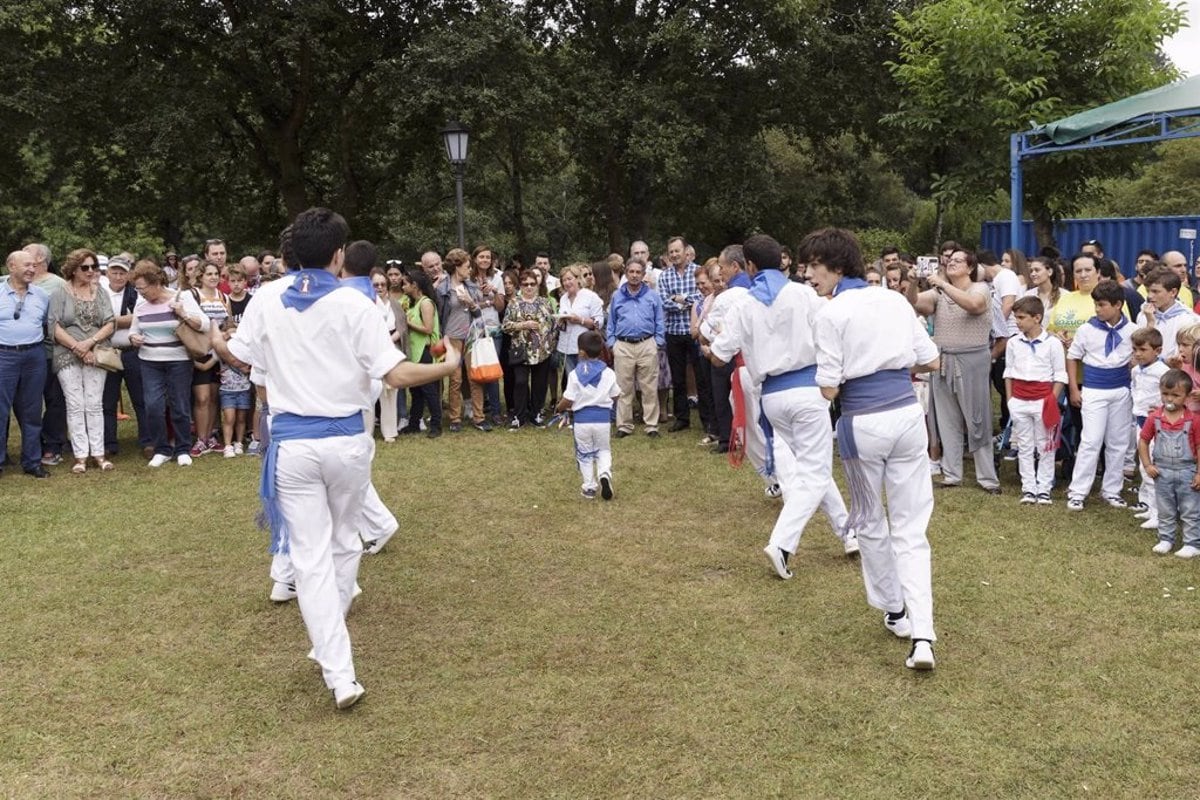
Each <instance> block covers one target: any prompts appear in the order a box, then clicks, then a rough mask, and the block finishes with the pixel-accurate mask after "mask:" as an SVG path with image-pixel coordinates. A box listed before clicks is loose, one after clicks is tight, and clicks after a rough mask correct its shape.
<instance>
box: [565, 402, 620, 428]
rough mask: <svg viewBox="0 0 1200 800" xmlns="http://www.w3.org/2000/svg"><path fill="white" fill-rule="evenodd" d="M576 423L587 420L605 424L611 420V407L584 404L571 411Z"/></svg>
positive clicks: (586, 421)
mask: <svg viewBox="0 0 1200 800" xmlns="http://www.w3.org/2000/svg"><path fill="white" fill-rule="evenodd" d="M573 415H574V417H575V422H576V424H579V423H583V424H587V423H589V422H603V423H604V424H605V425H607V424H608V423H609V421H610V420H612V409H611V408H607V407H605V406H584V407H583V408H581V409H579V410H578V411H575V412H573Z"/></svg>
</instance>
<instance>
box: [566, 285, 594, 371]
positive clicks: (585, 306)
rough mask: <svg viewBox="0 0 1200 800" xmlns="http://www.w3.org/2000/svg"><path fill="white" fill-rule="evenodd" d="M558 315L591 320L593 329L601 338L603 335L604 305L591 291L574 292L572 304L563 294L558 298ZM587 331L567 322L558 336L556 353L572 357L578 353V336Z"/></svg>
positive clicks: (580, 326) (581, 326)
mask: <svg viewBox="0 0 1200 800" xmlns="http://www.w3.org/2000/svg"><path fill="white" fill-rule="evenodd" d="M558 313H560V314H573V315H575V316H578V317H583V318H584V319H591V320H592V322H595V323H596V328H595V329H596V330H597V331H599V332H600V335H601V336H603V335H604V333H603V331H604V303H603V302H602V301H601V300H600V295H598V294H596V293H595V292H593V291H592V290H591V289H580V290H579V291H578V292H576V293H575V300H574V302H572V300H571V298H570V297H568V296H567V295H565V294H564V295H563V296H562V297H560V298H558ZM587 330H588V329H587V328H586V327H584V326H583V325H577V324H576V323H574V322H568V323H567V327H566V328H564V329H563V331H562V333H560V334H559V335H558V352H560V353H566V354H567V355H572V356H573V355H575V354H576V353H578V352H579V336H580V335H581V334H583V333H584V332H585V331H587Z"/></svg>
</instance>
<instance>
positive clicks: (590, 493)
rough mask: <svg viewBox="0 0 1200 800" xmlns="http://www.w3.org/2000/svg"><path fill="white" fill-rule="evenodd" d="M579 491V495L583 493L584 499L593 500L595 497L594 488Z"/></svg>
mask: <svg viewBox="0 0 1200 800" xmlns="http://www.w3.org/2000/svg"><path fill="white" fill-rule="evenodd" d="M579 493H580V494H581V495H583V499H584V500H595V499H596V490H595V489H581V490H580V492H579Z"/></svg>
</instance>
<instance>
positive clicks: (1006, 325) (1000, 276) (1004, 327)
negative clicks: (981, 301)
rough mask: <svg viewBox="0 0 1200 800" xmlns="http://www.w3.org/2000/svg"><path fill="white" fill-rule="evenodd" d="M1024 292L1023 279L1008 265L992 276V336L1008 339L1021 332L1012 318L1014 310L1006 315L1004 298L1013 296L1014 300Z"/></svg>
mask: <svg viewBox="0 0 1200 800" xmlns="http://www.w3.org/2000/svg"><path fill="white" fill-rule="evenodd" d="M1022 294H1024V290H1023V289H1022V288H1021V279H1020V278H1018V277H1017V273H1015V272H1013V271H1012V270H1011V269H1007V268H1006V267H1001V268H1000V271H999V272H997V273H996V276H995V277H994V278H992V336H994V337H995V338H997V339H1007V338H1009V337H1010V336H1015V335H1016V334H1018V333H1020V331H1018V330H1017V323H1016V321H1015V320H1014V319H1013V318H1012V311H1011V310H1010V311H1009V312H1008V316H1007V317H1006V316H1004V298H1006V297H1011V298H1012V299H1013V301H1014V302H1016V299H1017V298H1018V297H1020V296H1021V295H1022Z"/></svg>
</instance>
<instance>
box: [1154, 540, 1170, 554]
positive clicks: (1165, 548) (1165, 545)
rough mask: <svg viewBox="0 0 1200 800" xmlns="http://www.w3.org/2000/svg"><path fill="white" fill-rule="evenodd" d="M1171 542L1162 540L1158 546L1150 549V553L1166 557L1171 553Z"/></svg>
mask: <svg viewBox="0 0 1200 800" xmlns="http://www.w3.org/2000/svg"><path fill="white" fill-rule="evenodd" d="M1171 544H1172V543H1171V542H1167V541H1162V540H1160V541H1159V543H1158V544H1156V545H1154V547H1151V548H1150V552H1151V553H1154V554H1155V555H1159V556H1165V555H1167V554H1168V553H1170V552H1171Z"/></svg>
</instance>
